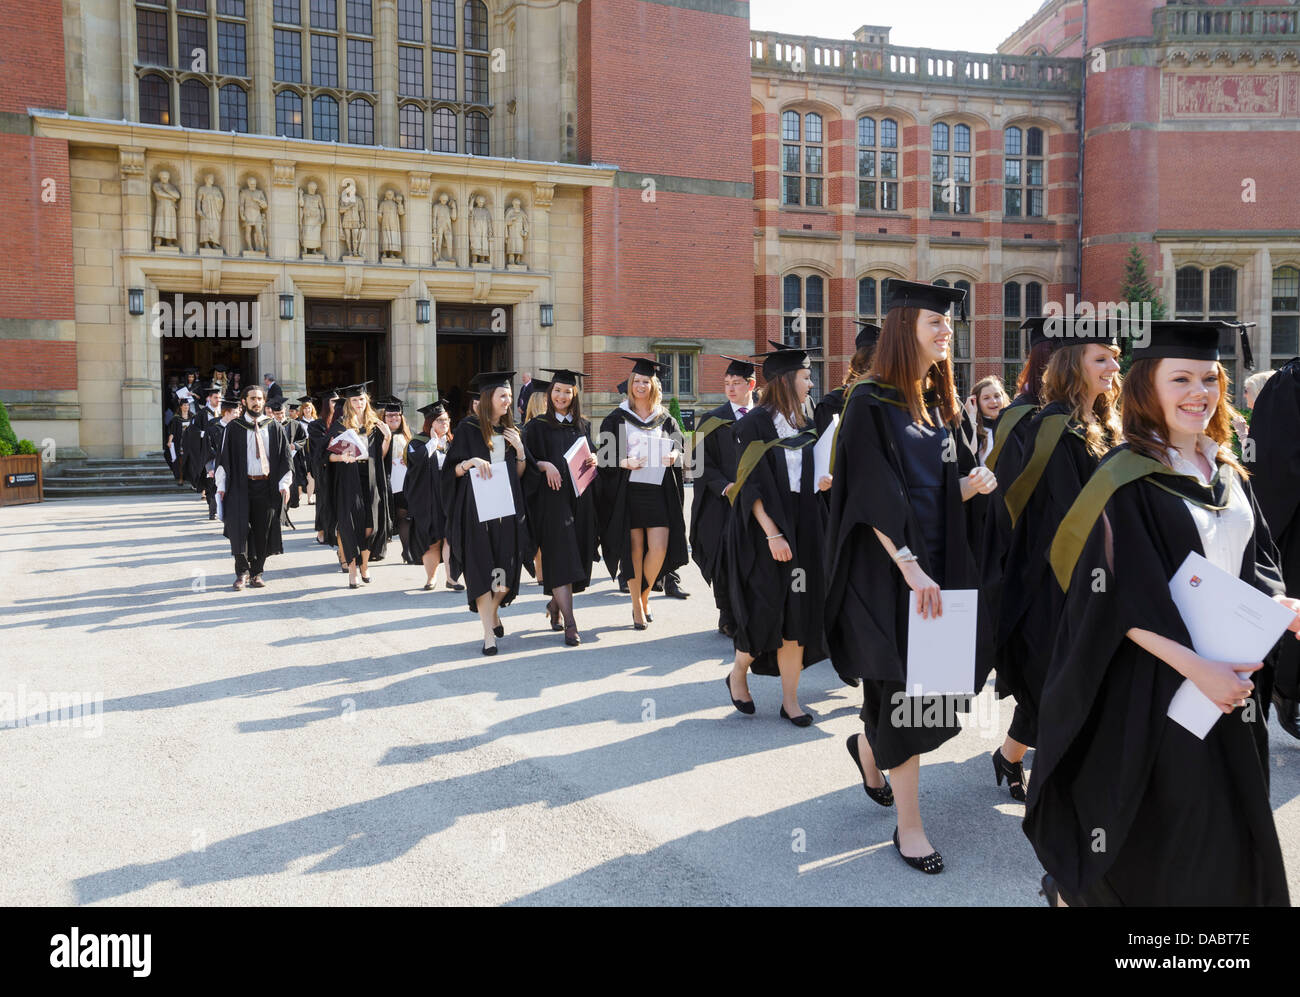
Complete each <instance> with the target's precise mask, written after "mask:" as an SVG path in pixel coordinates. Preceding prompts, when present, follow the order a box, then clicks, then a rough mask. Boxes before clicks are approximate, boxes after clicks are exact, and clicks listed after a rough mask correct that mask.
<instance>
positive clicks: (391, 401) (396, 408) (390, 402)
mask: <svg viewBox="0 0 1300 997" xmlns="http://www.w3.org/2000/svg"><path fill="white" fill-rule="evenodd" d="M384 411H385V412H400V411H402V400H401V399H400V398H398V397H397V396H396V395H389V396H388V397H387V398H385V399H384Z"/></svg>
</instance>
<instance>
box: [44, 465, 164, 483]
mask: <svg viewBox="0 0 1300 997" xmlns="http://www.w3.org/2000/svg"><path fill="white" fill-rule="evenodd" d="M159 475H162V476H163V477H165V478H170V477H171V476H172V472H171V470H170V469H169V468H168V467H167V465H166V464H164V463H163V462H162V461H159V462H158V463H156V464H154V463H149V464H131V465H128V466H125V467H61V468H59V469H58V470H57V471H54V472H52V473H50V474H48V475H46V478H45V480H46V481H50V480H52V479H54V478H66V479H74V478H75V479H79V480H80V479H86V478H156V477H158V476H159Z"/></svg>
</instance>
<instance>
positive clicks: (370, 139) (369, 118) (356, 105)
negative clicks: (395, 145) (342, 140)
mask: <svg viewBox="0 0 1300 997" xmlns="http://www.w3.org/2000/svg"><path fill="white" fill-rule="evenodd" d="M348 141H349V142H351V143H352V144H353V145H374V144H375V105H374V104H372V103H370V101H368V100H366V99H365V98H363V97H357V98H355V99H354V100H351V101H349V102H348Z"/></svg>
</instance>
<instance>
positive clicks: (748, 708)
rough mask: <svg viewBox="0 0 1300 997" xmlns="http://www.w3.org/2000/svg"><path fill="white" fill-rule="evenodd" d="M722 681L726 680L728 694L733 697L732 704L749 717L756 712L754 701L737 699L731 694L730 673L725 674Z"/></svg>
mask: <svg viewBox="0 0 1300 997" xmlns="http://www.w3.org/2000/svg"><path fill="white" fill-rule="evenodd" d="M722 681H723V682H725V683H726V685H727V695H728V696H730V697H731V705H732V706H734V707H735V708H736V709H738V710H739V711H740V712H741V713H743V714H745V716H747V717H748V716H752V715H753V713H754V701H753V700H752V699H751V700H750V701H749V702H748V703H746V702H745V701H744V700H741V699H737V698H736V697H735V696H732V695H731V676H730V675H727V676H724V677H723V679H722Z"/></svg>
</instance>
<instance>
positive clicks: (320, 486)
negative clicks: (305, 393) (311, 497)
mask: <svg viewBox="0 0 1300 997" xmlns="http://www.w3.org/2000/svg"><path fill="white" fill-rule="evenodd" d="M342 411H343V406H342V400H341V399H340V398H339V394H338V392H337V391H331V392H329V393H328V394H325V395H322V396H321V403H320V412H319V414H318V416H317V418H315V419H313V420H312V421H311V422H310V423H308V424H307V459H308V461H309V462H310V464H311V476H312V480H313V481H314V482H315V486H316V487H315V492H316V517H315V521H316V522H315V525H316V542H317V543H318V544H324V545H325V546H326V547H334V546H335V545H336V543H337V540H336V527H335V520H334V503H333V492H334V478H333V476H332V472H333V469H334V465H333V464H332V463H331V462H330V459H329V457H330V455H329V451H328V447H329V442H330V426H332V425H333V424H334V421H335V420H336V419H338V418H339V417H340V416H341V415H342ZM339 557H340V561H339V567H340V568H342V569H343V570H344V571H346V570H347V568H346V567H345V566H344V565H343V562H342V555H341V554H340V555H339Z"/></svg>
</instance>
